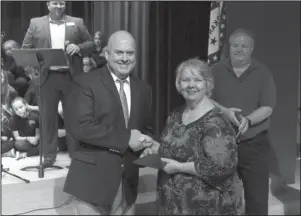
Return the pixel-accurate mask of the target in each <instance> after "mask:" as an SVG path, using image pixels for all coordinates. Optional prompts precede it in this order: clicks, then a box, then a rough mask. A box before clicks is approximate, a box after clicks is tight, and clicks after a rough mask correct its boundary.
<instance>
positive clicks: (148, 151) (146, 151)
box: [140, 140, 160, 158]
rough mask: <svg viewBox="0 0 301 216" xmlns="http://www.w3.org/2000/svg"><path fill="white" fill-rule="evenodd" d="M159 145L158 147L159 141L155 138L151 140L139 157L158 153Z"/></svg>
mask: <svg viewBox="0 0 301 216" xmlns="http://www.w3.org/2000/svg"><path fill="white" fill-rule="evenodd" d="M159 147H160V143H158V142H156V141H155V140H152V145H151V146H150V147H148V148H146V149H144V151H143V152H142V153H141V155H140V158H141V157H145V156H147V155H151V154H158V151H159Z"/></svg>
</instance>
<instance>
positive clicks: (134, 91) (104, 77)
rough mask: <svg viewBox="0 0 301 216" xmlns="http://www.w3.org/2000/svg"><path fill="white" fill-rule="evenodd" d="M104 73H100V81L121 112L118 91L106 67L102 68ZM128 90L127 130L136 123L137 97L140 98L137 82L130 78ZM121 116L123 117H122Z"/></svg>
mask: <svg viewBox="0 0 301 216" xmlns="http://www.w3.org/2000/svg"><path fill="white" fill-rule="evenodd" d="M103 69H104V71H101V72H100V75H101V81H102V82H103V84H104V85H105V87H106V88H107V89H108V90H109V92H111V94H112V96H113V98H114V99H115V100H116V103H117V104H118V106H119V108H120V111H121V112H123V109H122V105H121V101H120V97H119V93H118V90H117V88H116V85H115V83H114V80H113V77H112V76H111V74H110V71H109V69H108V68H107V66H105V67H103ZM130 88H131V111H130V118H129V122H128V128H132V127H131V125H132V124H133V123H134V122H136V117H137V113H138V109H139V107H138V105H139V97H140V91H139V86H138V83H137V80H136V79H135V78H133V77H132V76H131V77H130ZM122 116H123V115H122Z"/></svg>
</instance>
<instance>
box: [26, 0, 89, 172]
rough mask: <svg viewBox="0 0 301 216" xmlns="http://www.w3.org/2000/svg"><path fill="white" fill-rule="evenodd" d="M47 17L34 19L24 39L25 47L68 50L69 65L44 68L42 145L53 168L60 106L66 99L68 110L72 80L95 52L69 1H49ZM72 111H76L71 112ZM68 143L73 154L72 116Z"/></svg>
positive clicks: (42, 79) (41, 107)
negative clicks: (67, 8) (86, 57)
mask: <svg viewBox="0 0 301 216" xmlns="http://www.w3.org/2000/svg"><path fill="white" fill-rule="evenodd" d="M47 7H48V10H49V14H48V15H47V16H43V17H38V18H33V19H31V20H30V25H29V28H28V30H27V32H26V35H25V37H24V40H23V44H22V48H53V49H64V50H66V53H67V54H68V59H69V66H66V67H62V66H61V67H58V66H55V65H53V66H50V67H47V68H46V67H44V68H43V69H42V70H41V74H40V86H41V87H40V91H41V92H40V93H41V103H40V105H39V106H40V112H41V116H42V122H41V126H42V131H41V132H42V137H41V139H42V143H43V149H44V165H45V167H47V166H51V165H53V163H54V162H55V160H56V150H57V137H58V136H57V131H58V130H57V128H58V123H57V107H58V102H59V101H60V100H62V102H63V107H64V108H65V107H66V99H67V96H68V94H69V93H70V89H71V84H72V80H73V78H74V77H75V76H77V75H80V74H81V73H82V67H83V65H82V58H81V56H83V55H84V54H86V53H87V52H89V51H90V50H91V51H92V49H93V46H94V45H93V41H92V37H91V36H90V34H89V32H88V31H87V29H86V27H85V25H84V23H83V20H82V19H81V18H77V17H71V16H68V15H65V14H64V12H65V1H60V0H58V1H48V2H47ZM68 111H69V112H71V111H72V110H68ZM65 121H66V122H65V123H66V124H65V125H66V130H67V143H68V148H69V153H70V155H71V154H72V152H73V150H72V149H73V148H74V145H75V144H74V143H73V139H72V136H71V135H70V133H68V131H69V124H68V116H67V115H66V118H65Z"/></svg>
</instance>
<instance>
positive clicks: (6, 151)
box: [1, 70, 18, 157]
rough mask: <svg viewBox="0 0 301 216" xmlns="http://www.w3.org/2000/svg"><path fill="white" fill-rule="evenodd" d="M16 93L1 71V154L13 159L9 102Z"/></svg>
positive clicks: (11, 112)
mask: <svg viewBox="0 0 301 216" xmlns="http://www.w3.org/2000/svg"><path fill="white" fill-rule="evenodd" d="M17 96H18V93H17V92H16V91H15V90H14V89H13V87H11V86H10V85H9V84H8V78H7V73H6V71H3V70H1V154H2V156H10V157H15V152H14V149H13V147H14V140H13V134H12V132H11V130H10V122H11V119H12V116H13V111H12V109H11V107H10V103H11V101H12V100H13V99H14V98H15V97H17Z"/></svg>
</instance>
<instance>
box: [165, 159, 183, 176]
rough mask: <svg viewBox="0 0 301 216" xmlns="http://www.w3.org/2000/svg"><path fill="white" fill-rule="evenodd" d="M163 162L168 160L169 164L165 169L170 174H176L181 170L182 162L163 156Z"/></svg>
mask: <svg viewBox="0 0 301 216" xmlns="http://www.w3.org/2000/svg"><path fill="white" fill-rule="evenodd" d="M161 160H162V161H163V162H166V163H167V164H166V165H165V166H164V168H163V170H164V171H165V172H166V173H168V174H174V173H177V172H180V165H181V163H180V162H178V161H176V160H173V159H168V158H161Z"/></svg>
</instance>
